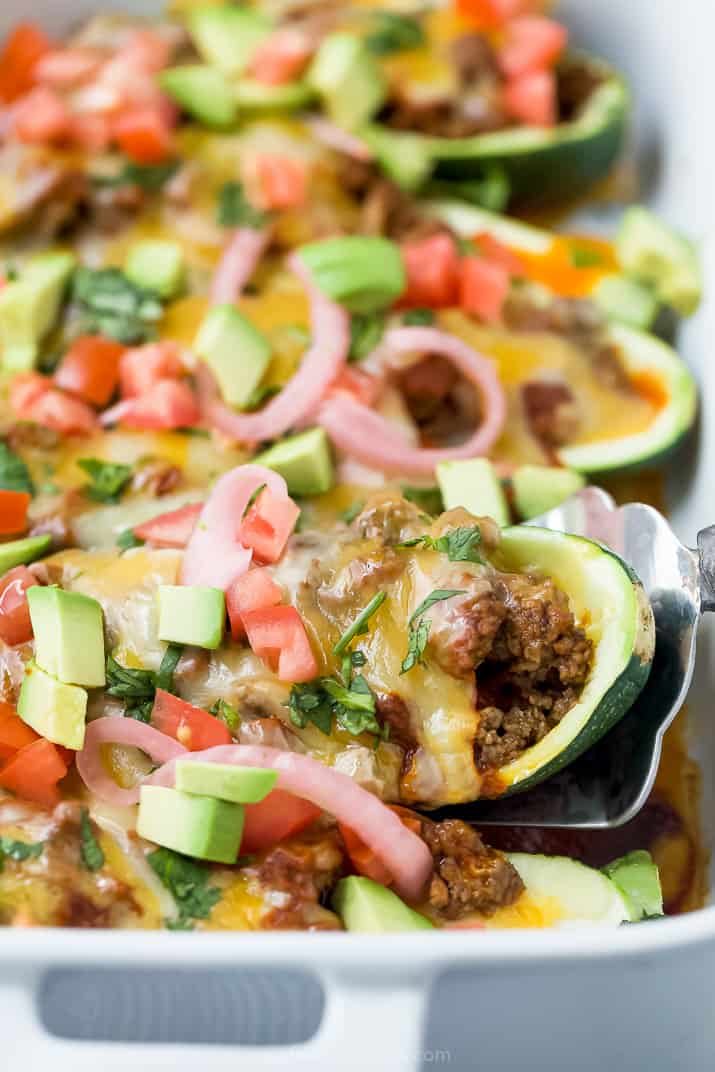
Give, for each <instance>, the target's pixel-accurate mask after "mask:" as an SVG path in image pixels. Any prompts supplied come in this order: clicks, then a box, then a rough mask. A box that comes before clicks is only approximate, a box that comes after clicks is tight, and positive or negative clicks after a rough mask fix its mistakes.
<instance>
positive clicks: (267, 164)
mask: <svg viewBox="0 0 715 1072" xmlns="http://www.w3.org/2000/svg"><path fill="white" fill-rule="evenodd" d="M254 166H255V169H256V176H257V179H258V186H259V189H260V192H261V202H262V204H263V207H264V208H267V209H284V208H299V207H300V206H301V205H304V204H305V202H306V199H307V197H308V185H309V184H308V179H309V172H308V166H307V164H305V162H304V161H303V160H296V159H295V157H292V156H274V155H265V156H259V157H257V158H256V160H255V164H254Z"/></svg>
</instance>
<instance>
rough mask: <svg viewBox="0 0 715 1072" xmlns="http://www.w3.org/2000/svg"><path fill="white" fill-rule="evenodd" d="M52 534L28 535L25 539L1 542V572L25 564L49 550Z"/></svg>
mask: <svg viewBox="0 0 715 1072" xmlns="http://www.w3.org/2000/svg"><path fill="white" fill-rule="evenodd" d="M51 543H52V537H51V536H26V537H25V539H24V540H10V541H9V542H8V543H0V574H3V573H7V571H8V570H9V569H12V568H13V566H25V565H27V563H28V562H34V561H35V559H36V558H40V557H41V556H42V555H44V553H45V551H49V549H50V544H51Z"/></svg>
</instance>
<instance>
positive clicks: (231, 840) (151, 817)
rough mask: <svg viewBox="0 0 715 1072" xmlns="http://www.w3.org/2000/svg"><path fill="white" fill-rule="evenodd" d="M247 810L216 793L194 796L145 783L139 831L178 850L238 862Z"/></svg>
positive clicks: (142, 835) (165, 845)
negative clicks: (220, 797)
mask: <svg viewBox="0 0 715 1072" xmlns="http://www.w3.org/2000/svg"><path fill="white" fill-rule="evenodd" d="M243 819H244V811H243V806H242V805H241V804H233V803H230V802H229V801H227V800H218V799H217V798H216V797H203V796H193V795H191V794H190V793H182V792H180V791H179V790H178V789H166V788H164V786H159V785H143V786H142V788H141V795H140V799H139V816H138V819H137V833H138V834H139V837H142V838H145V839H146V840H147V841H153V842H154V843H155V844H156V845H163V846H164V847H165V848H167V849H173V850H174V852H183V853H184V854H185V855H186V856H195V857H197V858H198V859H199V860H213V861H214V862H215V863H219V864H235V863H236V860H237V858H238V850H239V848H240V847H241V837H242V835H243Z"/></svg>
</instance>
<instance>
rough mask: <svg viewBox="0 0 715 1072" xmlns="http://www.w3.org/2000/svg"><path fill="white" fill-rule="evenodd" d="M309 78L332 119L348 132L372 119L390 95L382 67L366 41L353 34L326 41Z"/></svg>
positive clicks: (336, 36)
mask: <svg viewBox="0 0 715 1072" xmlns="http://www.w3.org/2000/svg"><path fill="white" fill-rule="evenodd" d="M307 77H308V82H309V84H310V85H311V86H312V87H313V88H314V89H315V91H316V92H317V93H319V94H320V96H321V97H322V99H323V102H324V104H325V107H326V109H327V110H328V112H329V113H330V117H331V119H333V120H334V121H335V122H336V123H337V124H338V125H339V126H341V127H345V128H346V129H347V130H355V129H356V128H357V127H360V126H362V124H363V123H366V122H367V121H368V120H369V119H372V117H373V116H374V115H375V114H376V112H378V111H379V110H380V108H381V107H382V105H383V103H384V101H385V98H386V96H387V84H386V81H385V77H384V75H383V73H382V70H381V68H380V66H379V64H378V63H377V62H376V60H375V58H374V56H373V55H372V53H371V52H370V50H369V49H368V48H367V46H366V44H365V42H364V41H363V40H362V38H360V37H356V36H355V35H354V34H350V33H332V34H328V36H327V37H326V38H324V40H323V42H322V44H321V46H320V48H319V49H318V52H317V55H316V57H315V59H314V60H313V63H312V64H311V66H310V69H309V71H308V76H307Z"/></svg>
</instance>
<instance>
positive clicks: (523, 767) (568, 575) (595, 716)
mask: <svg viewBox="0 0 715 1072" xmlns="http://www.w3.org/2000/svg"><path fill="white" fill-rule="evenodd" d="M492 561H493V562H494V564H495V565H496V566H497V567H499V568H502V569H505V570H509V571H513V572H525V571H528V570H530V569H533V570H537V571H538V572H540V573H543V574H546V575H547V576H549V577H552V578H553V580H554V581H555V582H556V584H557V585H558V586H559V587H560V588H561V589H562V590H563V591H564V592H566V593H567V594H568V596H569V598H570V601H571V606H572V609H573V612H574V615H575V617H576V620H577V621H579V622H588V623H589V624H588V626H587V633H588V635H589V637H590V639H591V640H592V641H593V645H594V663H593V668H592V671H591V674H590V676H589V679H588V680H587V682H586V685H585V686H584V689H583V692H582V693H581V696H580V698H579V701H578V703H576V704H574V706H573V707H572V708H571V709H570V710H569V711H568V712H567V714H566V715H565V716H564V717H563V719H562V720H561V722H560V723H559V724H558V726H556V727H555V728H554V729H552V730H551V732H550V733H547V734H546V736H545V737H543V738H542V740H541V741H539V742H538V743H537V744H535V745H533V746H532V747H531V748H528V749H526V751H524V752H522V753H521V755H520V756H519V757H518V758H517V759H515V760H513V761H512V762H511V763H509V764H507V765H506V766H504V767H501V768H500V769H499V771H498V772H497V775H498V780H499V783H500V784H501V786H502V787H503V791H502V793H501V794H500V793H499V792H498V790H497V791H496V792H493V793H492V792H490V793H489V794H488V795H509V794H511V793H514V792H521V791H522V790H524V789H528V788H530V787H531V786H533V785H536V784H537V783H538V782H542V781H543V780H544V779H545V778H548V777H550V776H551V775H552V774H555V773H556V772H557V771H559V770H561V769H562V768H563V767H565V766H567V764H569V763H570V762H572V760H574V759H576V757H577V756H579V755H581V753H582V752H585V751H586V750H587V749H588V748H590V747H591V746H592V745H593V744H595V743H596V741H598V740H599V739H600V738H601V737H602V736H603V735H604V733H606V732H607V731H608V730H609V729H611V727H612V726H614V725H615V724H616V723H617V722H618V721H619V720H620V719H621V718H622V717H623V716H624V715H625V714H626V712H627V711H628V710H629V708H630V707H631V706H632V705H633V703H634V701H635V700H636V698H637V696H638V694H639V693H640V691H641V689H642V688H643V686H644V685H645V683H646V681H647V680H648V675H649V673H650V668H651V663H652V661H653V653H654V650H655V626H654V622H653V612H652V610H651V607H650V603H649V602H648V599H647V596H646V594H645V592H644V590H643V586H642V585H641V583H640V581H639V580H638V578H637V577H636V576H635V574H634V573H633V571H632V570H631V569H630V567H629V566H627V565H626V563H625V562H623V561H622V560H621V559H620V558H619V557H618V555H615V554H613V552H611V551H609V550H607V549H606V548H605V547H602V546H601V545H600V544H597V543H593V542H592V541H591V540H586V539H583V538H582V537H580V536H568V535H566V534H565V533H561V532H552V531H550V530H548V529H540V528H535V527H531V526H526V525H517V526H513V527H512V528H508V529H504V530H503V532H502V540H501V544H500V547H499V549H498V551H497V552H496V553H495V555H494V556H493V558H492Z"/></svg>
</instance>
